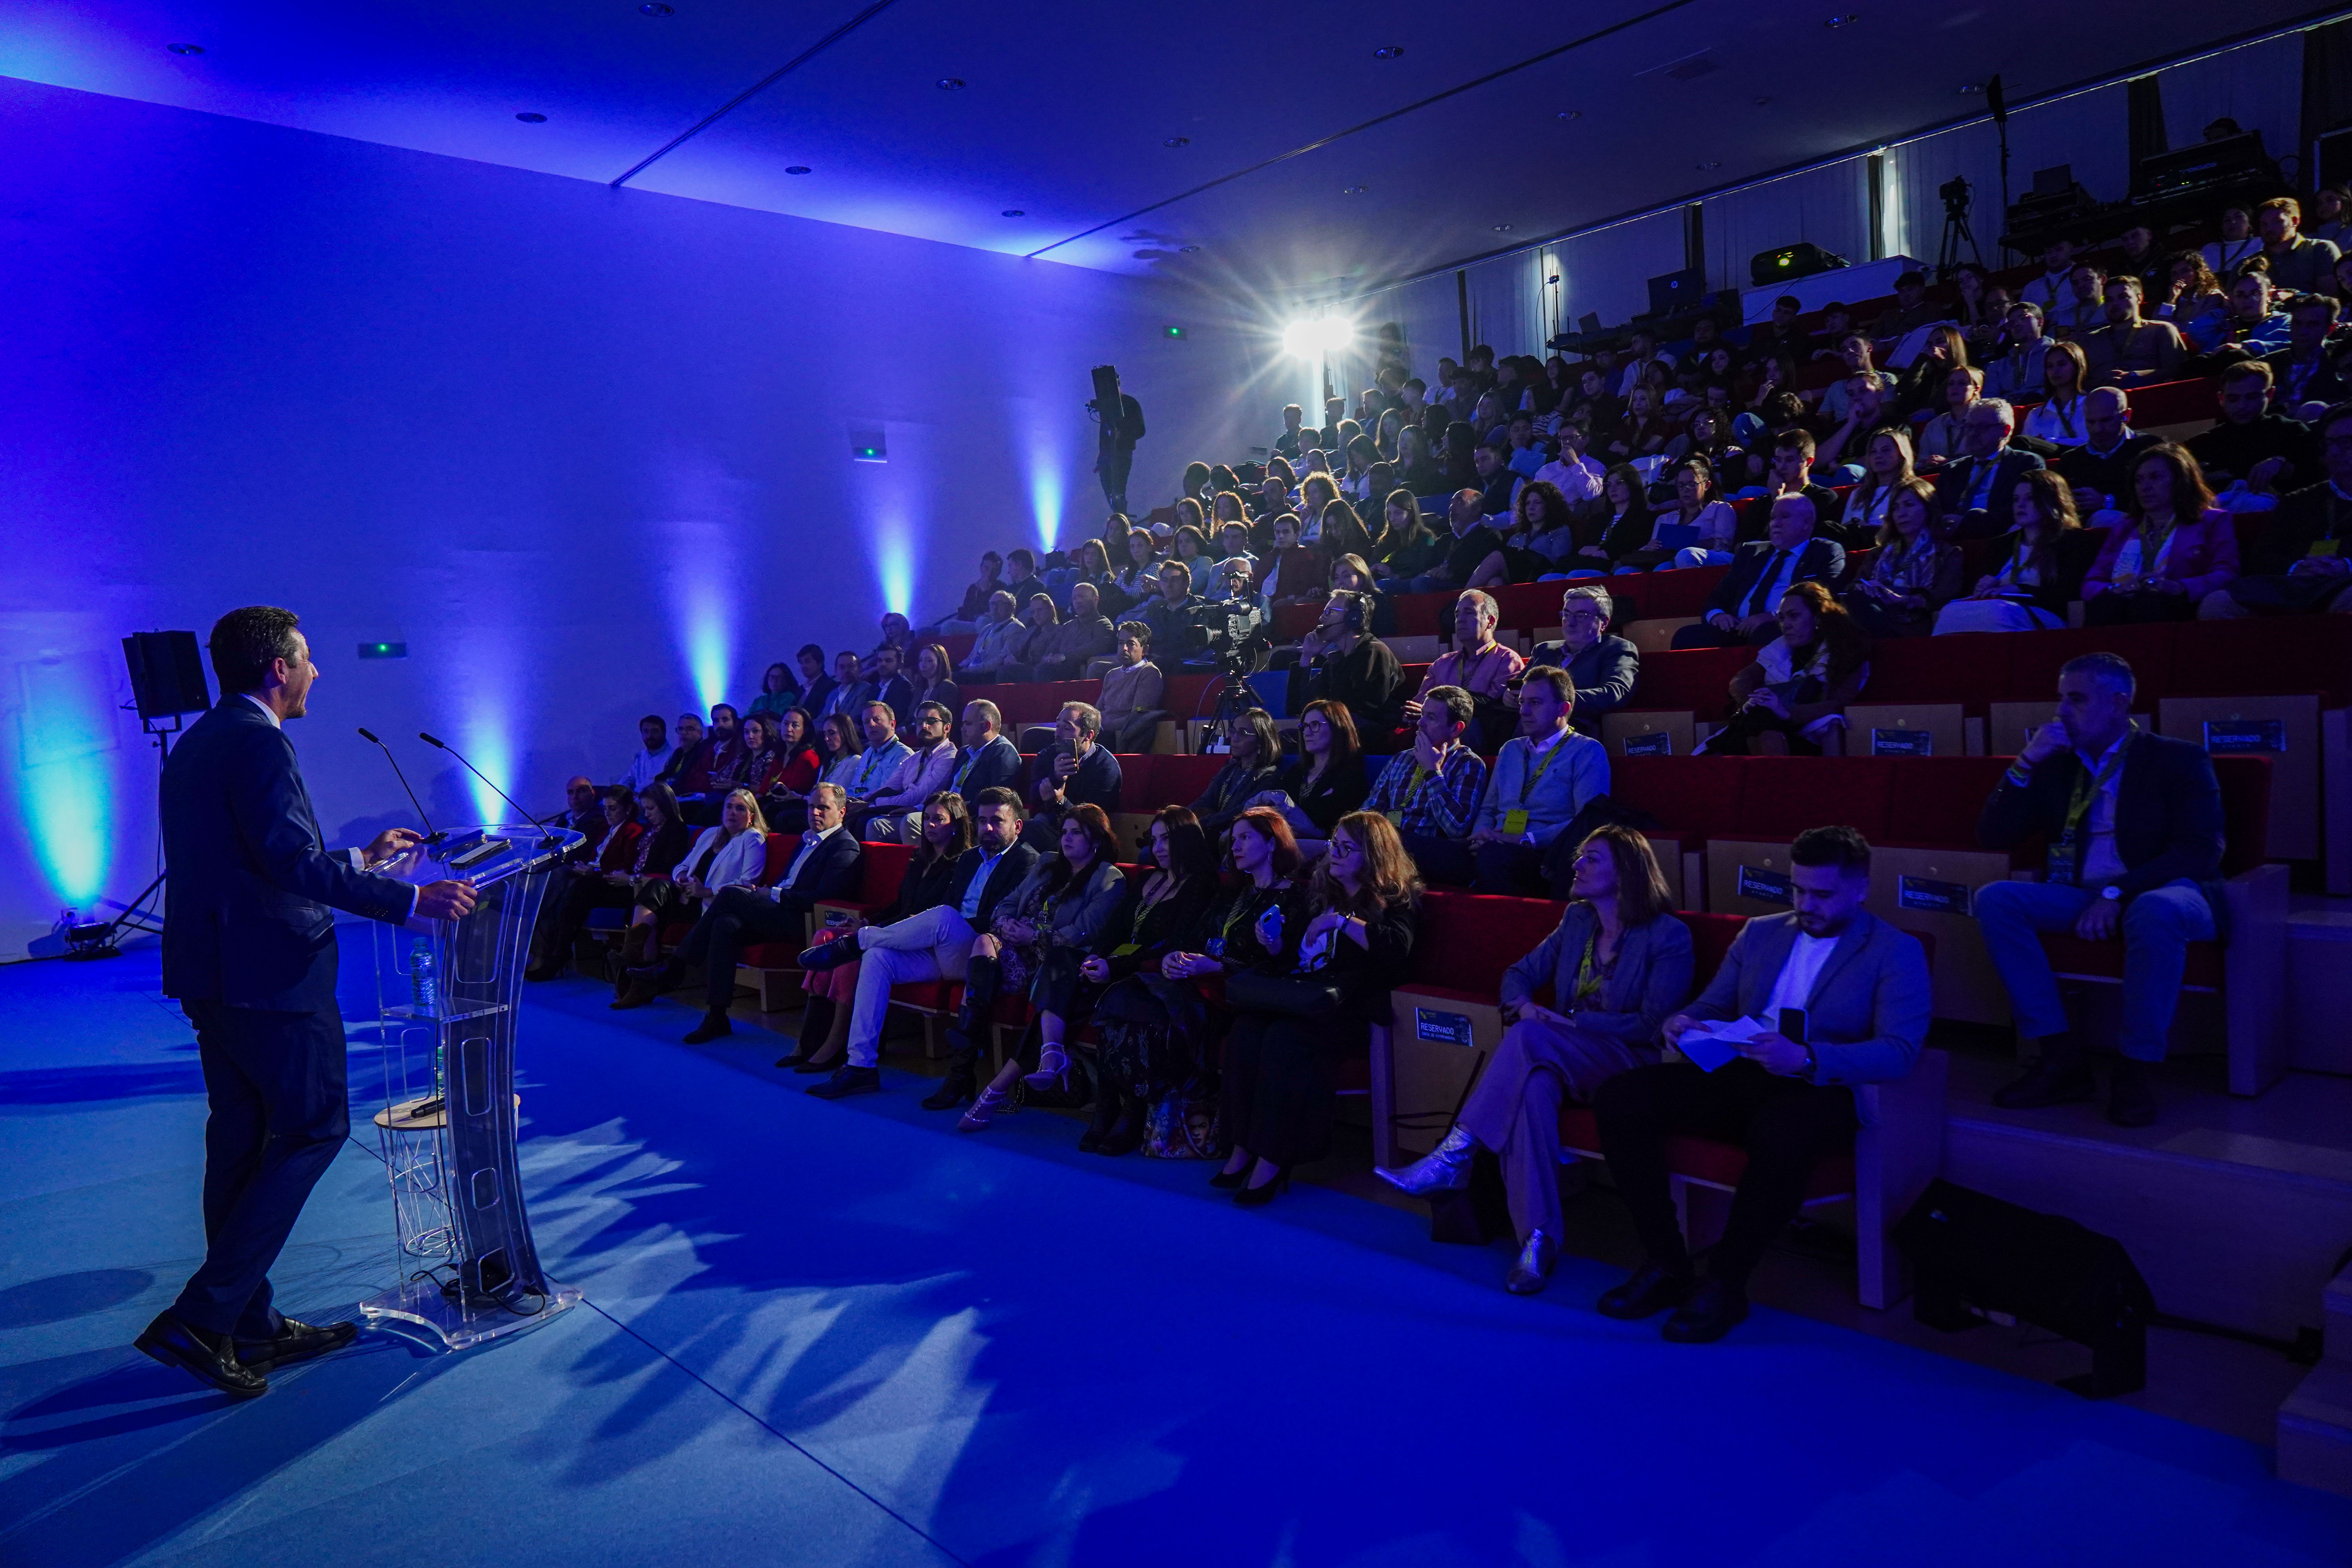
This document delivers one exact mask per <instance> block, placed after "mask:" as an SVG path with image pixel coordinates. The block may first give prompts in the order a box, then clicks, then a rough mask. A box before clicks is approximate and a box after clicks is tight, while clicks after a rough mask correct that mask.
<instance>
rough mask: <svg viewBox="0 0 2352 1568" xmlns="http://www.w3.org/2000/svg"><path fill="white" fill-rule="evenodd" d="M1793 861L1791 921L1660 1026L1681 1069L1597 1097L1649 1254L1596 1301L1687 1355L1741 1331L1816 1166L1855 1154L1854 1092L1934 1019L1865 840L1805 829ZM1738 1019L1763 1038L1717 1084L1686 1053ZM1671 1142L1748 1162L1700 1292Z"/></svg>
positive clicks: (1918, 956) (1905, 1066)
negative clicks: (1662, 1316) (1732, 1152)
mask: <svg viewBox="0 0 2352 1568" xmlns="http://www.w3.org/2000/svg"><path fill="white" fill-rule="evenodd" d="M1789 859H1790V867H1789V881H1790V903H1791V904H1792V906H1793V908H1792V909H1791V910H1790V913H1788V914H1785V915H1769V916H1765V917H1762V918H1760V919H1757V920H1751V921H1748V924H1747V925H1746V927H1745V928H1743V929H1742V930H1741V931H1740V933H1739V935H1738V938H1737V939H1735V940H1734V941H1733V942H1732V944H1731V951H1730V952H1729V953H1728V954H1727V955H1726V956H1725V958H1724V961H1723V967H1722V968H1720V969H1718V970H1717V971H1716V973H1715V978H1714V980H1712V981H1711V982H1709V983H1708V984H1707V988H1706V990H1705V991H1704V992H1702V993H1701V994H1699V998H1698V1000H1697V1001H1696V1002H1694V1003H1692V1004H1691V1005H1690V1006H1689V1008H1688V1009H1687V1010H1685V1011H1684V1012H1682V1013H1678V1014H1676V1015H1675V1016H1674V1017H1671V1018H1669V1019H1667V1020H1666V1023H1665V1027H1664V1031H1663V1032H1664V1036H1665V1039H1666V1045H1667V1046H1668V1047H1669V1048H1670V1050H1672V1052H1673V1054H1674V1055H1675V1056H1679V1057H1681V1058H1682V1059H1681V1060H1671V1059H1670V1060H1668V1061H1665V1062H1662V1063H1660V1064H1659V1065H1658V1066H1656V1067H1645V1068H1633V1070H1632V1071H1630V1072H1623V1073H1620V1074H1618V1075H1617V1076H1616V1077H1615V1078H1612V1079H1609V1080H1608V1081H1607V1082H1605V1083H1603V1084H1602V1085H1601V1091H1600V1093H1598V1094H1597V1095H1595V1096H1594V1097H1593V1101H1592V1106H1593V1111H1594V1113H1595V1115H1596V1117H1597V1118H1598V1120H1599V1121H1600V1125H1601V1154H1602V1156H1603V1157H1604V1158H1605V1159H1607V1160H1608V1162H1609V1173H1610V1175H1611V1176H1612V1177H1613V1178H1614V1179H1615V1181H1616V1183H1617V1188H1618V1191H1619V1192H1621V1193H1622V1194H1624V1197H1625V1206H1626V1207H1627V1208H1629V1209H1631V1210H1632V1211H1633V1225H1634V1228H1635V1229H1636V1230H1637V1231H1639V1232H1640V1234H1641V1237H1642V1247H1643V1251H1645V1252H1646V1253H1647V1254H1648V1255H1649V1256H1648V1259H1647V1261H1645V1262H1644V1263H1643V1265H1642V1266H1641V1267H1640V1268H1636V1269H1635V1270H1634V1271H1633V1276H1632V1277H1631V1278H1630V1279H1627V1280H1626V1281H1625V1283H1623V1284H1622V1285H1620V1286H1618V1287H1617V1288H1616V1289H1613V1290H1610V1291H1607V1292H1605V1293H1603V1294H1602V1296H1601V1301H1600V1308H1601V1312H1602V1313H1603V1314H1604V1315H1606V1316H1608V1317H1612V1318H1626V1319H1632V1318H1646V1317H1648V1316H1649V1315H1650V1314H1651V1313H1653V1312H1655V1311H1657V1310H1660V1309H1662V1308H1665V1307H1674V1308H1675V1309H1676V1310H1675V1314H1674V1316H1673V1317H1671V1318H1669V1319H1667V1320H1666V1324H1665V1337H1666V1338H1667V1339H1670V1340H1675V1341H1679V1342H1685V1343H1694V1342H1704V1341H1708V1340H1719V1339H1721V1338H1722V1337H1723V1336H1724V1335H1725V1334H1727V1333H1728V1332H1730V1331H1731V1330H1732V1328H1733V1326H1734V1325H1736V1324H1737V1323H1738V1322H1739V1321H1740V1320H1741V1319H1743V1318H1745V1317H1747V1316H1748V1274H1749V1273H1750V1272H1751V1271H1752V1270H1753V1269H1754V1268H1755V1267H1756V1265H1757V1262H1758V1261H1759V1259H1760V1258H1762V1257H1763V1256H1764V1248H1765V1247H1767V1246H1769V1245H1770V1243H1771V1240H1772V1238H1773V1237H1775V1236H1777V1235H1779V1234H1780V1230H1781V1227H1782V1226H1786V1225H1787V1224H1788V1223H1789V1222H1790V1220H1792V1219H1794V1218H1796V1217H1797V1211H1798V1210H1799V1209H1800V1208H1801V1207H1803V1206H1804V1201H1805V1187H1806V1184H1807V1183H1809V1182H1810V1181H1811V1179H1812V1174H1813V1166H1814V1164H1815V1163H1817V1162H1818V1161H1819V1160H1820V1159H1821V1157H1822V1155H1823V1154H1826V1153H1829V1152H1832V1151H1833V1150H1835V1149H1838V1148H1840V1147H1843V1146H1844V1145H1846V1144H1848V1143H1850V1142H1852V1141H1853V1133H1854V1128H1855V1127H1856V1125H1858V1121H1857V1117H1856V1112H1855V1106H1854V1099H1853V1086H1854V1085H1855V1084H1862V1083H1886V1082H1891V1081H1894V1080H1895V1079H1901V1078H1904V1077H1906V1076H1907V1075H1908V1074H1909V1073H1910V1071H1911V1067H1912V1064H1913V1063H1914V1062H1916V1061H1917V1060H1918V1059H1919V1047H1920V1044H1921V1042H1922V1041H1923V1040H1925V1039H1926V1037H1927V1019H1928V1016H1929V1014H1930V1012H1931V1011H1932V1008H1933V1004H1934V996H1933V994H1932V991H1931V988H1930V985H1929V983H1928V978H1927V953H1926V952H1924V951H1923V950H1922V949H1921V948H1920V946H1919V940H1918V939H1917V938H1916V937H1915V936H1912V935H1911V934H1910V933H1909V932H1907V931H1897V930H1895V927H1893V926H1891V925H1888V924H1887V923H1886V922H1885V921H1881V920H1879V919H1877V918H1876V917H1874V916H1873V915H1872V914H1870V913H1869V912H1868V911H1867V910H1864V908H1863V907H1862V906H1863V901H1864V899H1865V898H1867V897H1868V896H1869V893H1870V845H1869V844H1868V843H1867V842H1866V841H1865V840H1864V838H1863V837H1862V835H1861V834H1859V833H1856V832H1855V831H1854V830H1853V828H1851V827H1814V828H1808V829H1807V830H1806V831H1805V832H1803V833H1801V834H1799V835H1798V836H1797V841H1796V843H1795V844H1794V845H1792V846H1791V847H1790V853H1789ZM1800 1014H1801V1015H1802V1020H1801V1023H1802V1026H1801V1028H1800V1027H1798V1024H1799V1018H1798V1015H1800ZM1733 1019H1748V1020H1761V1021H1762V1023H1763V1026H1764V1032H1763V1033H1760V1034H1759V1035H1757V1036H1755V1037H1753V1038H1752V1039H1749V1040H1748V1041H1746V1042H1745V1043H1743V1044H1741V1045H1739V1046H1738V1047H1737V1050H1738V1054H1737V1055H1736V1056H1734V1057H1731V1058H1729V1059H1726V1060H1720V1063H1719V1065H1717V1067H1715V1068H1714V1069H1713V1070H1712V1071H1709V1070H1707V1069H1706V1068H1704V1067H1702V1066H1701V1065H1700V1063H1701V1062H1702V1061H1706V1060H1717V1059H1718V1058H1717V1056H1716V1055H1712V1054H1710V1053H1708V1052H1706V1051H1702V1050H1701V1049H1700V1040H1701V1038H1702V1037H1703V1036H1704V1034H1705V1031H1701V1034H1700V1035H1693V1036H1692V1037H1691V1044H1690V1049H1689V1050H1688V1051H1687V1052H1685V1051H1683V1050H1682V1049H1681V1048H1680V1047H1681V1043H1682V1040H1683V1037H1684V1036H1685V1035H1689V1034H1690V1033H1691V1031H1692V1029H1693V1028H1694V1027H1695V1026H1697V1025H1699V1024H1702V1023H1707V1022H1717V1023H1721V1022H1728V1021H1730V1020H1733ZM1719 1049H1720V1047H1718V1050H1719ZM1677 1133H1686V1134H1696V1135H1698V1136H1700V1137H1705V1138H1722V1139H1728V1140H1731V1141H1733V1142H1738V1143H1740V1144H1742V1145H1744V1146H1745V1147H1746V1149H1747V1151H1748V1169H1747V1171H1746V1172H1745V1173H1743V1174H1742V1175H1741V1176H1740V1178H1739V1187H1738V1192H1737V1193H1736V1194H1735V1195H1734V1196H1733V1198H1732V1201H1731V1219H1730V1223H1729V1225H1728V1226H1727V1227H1726V1228H1725V1230H1724V1233H1723V1239H1722V1240H1721V1241H1719V1242H1717V1244H1716V1247H1715V1249H1714V1251H1713V1252H1712V1253H1711V1254H1710V1255H1709V1257H1708V1262H1707V1277H1706V1279H1703V1280H1700V1279H1694V1278H1693V1277H1692V1269H1691V1259H1690V1253H1689V1251H1688V1250H1687V1249H1686V1248H1685V1247H1684V1245H1683V1237H1682V1232H1681V1231H1680V1230H1679V1229H1678V1228H1677V1227H1676V1226H1675V1205H1674V1198H1673V1195H1672V1192H1671V1188H1670V1173H1669V1172H1668V1170H1667V1166H1666V1142H1667V1140H1668V1139H1669V1138H1671V1137H1673V1136H1675V1134H1677Z"/></svg>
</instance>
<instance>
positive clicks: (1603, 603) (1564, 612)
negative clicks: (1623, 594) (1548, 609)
mask: <svg viewBox="0 0 2352 1568" xmlns="http://www.w3.org/2000/svg"><path fill="white" fill-rule="evenodd" d="M1570 599H1590V600H1591V601H1592V606H1593V608H1595V609H1597V610H1599V611H1600V612H1601V625H1602V626H1607V625H1608V624H1609V622H1610V621H1611V619H1612V618H1613V617H1614V616H1616V614H1617V601H1615V600H1614V599H1612V598H1611V597H1610V596H1609V590H1608V589H1606V588H1570V590H1569V591H1568V592H1567V593H1565V594H1562V595H1560V596H1559V614H1560V618H1561V619H1562V620H1566V619H1567V618H1568V602H1569V601H1570Z"/></svg>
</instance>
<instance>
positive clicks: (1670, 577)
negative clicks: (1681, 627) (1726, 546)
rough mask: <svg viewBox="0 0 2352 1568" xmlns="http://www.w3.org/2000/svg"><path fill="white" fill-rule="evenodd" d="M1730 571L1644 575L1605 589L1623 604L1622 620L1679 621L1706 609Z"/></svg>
mask: <svg viewBox="0 0 2352 1568" xmlns="http://www.w3.org/2000/svg"><path fill="white" fill-rule="evenodd" d="M1730 570H1731V568H1730V567H1728V566H1693V567H1689V568H1686V569H1685V570H1683V571H1680V572H1643V573H1639V574H1634V575H1633V576H1630V577H1611V578H1608V579H1606V580H1605V581H1604V582H1602V583H1601V586H1602V587H1605V588H1607V589H1608V590H1609V596H1610V598H1611V599H1612V600H1613V601H1617V602H1618V603H1619V605H1620V615H1621V616H1622V619H1625V620H1643V621H1653V620H1679V619H1681V618H1682V617H1683V616H1696V615H1697V614H1698V613H1699V612H1700V611H1701V610H1703V609H1705V608H1706V601H1707V597H1708V595H1712V594H1713V593H1714V592H1715V585H1716V584H1717V583H1720V582H1722V581H1723V575H1724V574H1725V573H1727V572H1728V571H1730ZM1562 585H1563V584H1552V586H1554V587H1559V586H1562ZM1643 662H1644V664H1646V663H1647V661H1646V660H1644V661H1643Z"/></svg>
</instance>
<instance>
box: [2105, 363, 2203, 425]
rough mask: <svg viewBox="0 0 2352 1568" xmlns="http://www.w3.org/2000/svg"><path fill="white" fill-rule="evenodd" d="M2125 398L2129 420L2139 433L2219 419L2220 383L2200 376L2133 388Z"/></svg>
mask: <svg viewBox="0 0 2352 1568" xmlns="http://www.w3.org/2000/svg"><path fill="white" fill-rule="evenodd" d="M2126 395H2127V396H2129V397H2130V399H2131V421H2132V423H2133V424H2134V425H2136V426H2139V427H2140V428H2141V429H2143V430H2147V429H2154V428H2157V427H2159V426H2166V425H2190V424H2194V423H2195V422H2196V421H2198V420H2200V419H2219V418H2220V417H2221V396H2220V383H2219V382H2218V381H2216V380H2212V379H2209V378H2206V377H2203V376H2200V377H2197V378H2195V379H2193V380H2189V381H2165V382H2158V384H2155V385H2154V386H2135V387H2133V388H2132V389H2131V390H2130V392H2129V393H2128V394H2126Z"/></svg>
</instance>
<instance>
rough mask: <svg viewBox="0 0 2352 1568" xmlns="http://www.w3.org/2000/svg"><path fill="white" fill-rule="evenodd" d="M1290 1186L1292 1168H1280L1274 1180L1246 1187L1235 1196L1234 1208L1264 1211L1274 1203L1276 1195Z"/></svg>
mask: <svg viewBox="0 0 2352 1568" xmlns="http://www.w3.org/2000/svg"><path fill="white" fill-rule="evenodd" d="M1288 1185H1290V1167H1289V1166H1287V1165H1283V1166H1278V1167H1277V1168H1276V1171H1275V1173H1274V1179H1273V1180H1272V1181H1270V1182H1266V1183H1265V1184H1261V1185H1258V1186H1255V1187H1244V1188H1243V1189H1242V1190H1241V1191H1239V1192H1237V1193H1235V1194H1234V1207H1235V1208H1240V1209H1262V1208H1264V1207H1265V1205H1268V1204H1270V1203H1272V1202H1274V1195H1275V1194H1276V1193H1278V1192H1280V1191H1282V1190H1283V1189H1284V1188H1285V1187H1287V1186H1288Z"/></svg>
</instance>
